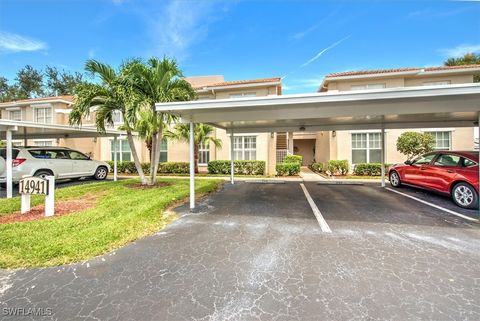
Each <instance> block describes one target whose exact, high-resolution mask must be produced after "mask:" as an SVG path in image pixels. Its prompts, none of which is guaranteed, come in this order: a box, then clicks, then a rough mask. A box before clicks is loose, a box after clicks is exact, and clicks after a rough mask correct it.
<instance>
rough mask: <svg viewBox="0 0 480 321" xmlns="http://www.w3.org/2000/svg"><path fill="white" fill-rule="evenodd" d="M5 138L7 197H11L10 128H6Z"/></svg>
mask: <svg viewBox="0 0 480 321" xmlns="http://www.w3.org/2000/svg"><path fill="white" fill-rule="evenodd" d="M6 139H7V159H6V164H5V165H6V167H7V177H6V178H7V198H12V194H13V193H12V192H13V191H12V187H13V182H12V180H13V173H12V168H13V164H12V130H11V129H10V128H7V133H6Z"/></svg>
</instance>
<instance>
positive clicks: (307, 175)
mask: <svg viewBox="0 0 480 321" xmlns="http://www.w3.org/2000/svg"><path fill="white" fill-rule="evenodd" d="M300 177H301V178H302V179H303V180H304V181H305V182H319V181H326V180H327V179H326V178H324V177H322V176H320V175H318V174H317V173H315V172H313V171H312V170H311V169H310V168H308V167H307V166H302V167H301V168H300Z"/></svg>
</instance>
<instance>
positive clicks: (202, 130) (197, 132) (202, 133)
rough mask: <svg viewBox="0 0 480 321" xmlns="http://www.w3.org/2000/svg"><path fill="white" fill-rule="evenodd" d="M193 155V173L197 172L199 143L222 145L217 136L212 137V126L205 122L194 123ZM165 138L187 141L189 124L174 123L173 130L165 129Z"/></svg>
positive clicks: (188, 138)
mask: <svg viewBox="0 0 480 321" xmlns="http://www.w3.org/2000/svg"><path fill="white" fill-rule="evenodd" d="M193 130H194V132H193V133H194V134H193V136H194V156H195V173H198V159H199V154H200V145H205V146H208V145H209V144H210V143H212V144H214V145H215V147H222V141H221V140H220V139H219V138H215V137H212V133H213V127H212V126H210V125H206V124H195V125H194V129H193ZM165 137H166V138H167V139H174V140H183V141H186V142H188V141H189V140H190V124H182V123H179V124H176V125H175V127H174V128H173V131H170V130H167V131H166V132H165Z"/></svg>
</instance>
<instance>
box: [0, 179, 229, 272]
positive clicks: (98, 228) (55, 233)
mask: <svg viewBox="0 0 480 321" xmlns="http://www.w3.org/2000/svg"><path fill="white" fill-rule="evenodd" d="M159 181H160V182H167V183H170V184H171V185H169V186H166V187H161V188H152V189H143V190H142V189H132V188H129V187H126V185H128V184H131V183H135V182H138V181H137V180H136V179H129V180H121V181H118V182H101V183H92V184H84V185H78V186H73V187H66V188H61V189H58V190H56V199H57V200H67V199H78V198H81V197H82V196H84V195H91V194H97V195H102V196H100V197H99V198H98V200H97V204H96V206H94V207H93V208H90V209H87V210H84V211H81V212H78V213H71V214H68V215H65V216H59V217H53V218H48V219H42V220H37V221H30V222H22V223H13V224H0V267H1V268H18V267H33V266H52V265H60V264H65V263H71V262H76V261H81V260H84V259H88V258H91V257H93V256H97V255H100V254H102V253H105V252H108V251H110V250H113V249H115V248H118V247H120V246H122V245H124V244H126V243H128V242H131V241H134V240H136V239H139V238H141V237H143V236H146V235H148V234H151V233H153V232H155V231H158V230H160V229H162V228H163V227H165V226H166V225H167V224H168V223H170V222H171V221H172V220H173V219H174V218H173V217H172V216H169V215H164V214H163V212H164V210H165V209H166V208H167V207H168V206H170V205H172V204H173V203H175V202H178V201H180V200H184V199H185V198H186V197H187V196H188V191H189V184H188V180H179V179H160V180H159ZM220 183H221V181H220V180H196V182H195V184H196V185H195V186H196V191H197V193H207V192H210V191H213V190H214V189H215V188H216V187H217V186H218V185H219V184H220ZM100 193H101V194H100ZM42 202H43V198H42V197H34V198H32V206H34V205H35V204H40V203H42ZM19 209H20V199H19V197H15V198H13V199H0V215H9V214H11V213H13V212H15V211H18V210H19Z"/></svg>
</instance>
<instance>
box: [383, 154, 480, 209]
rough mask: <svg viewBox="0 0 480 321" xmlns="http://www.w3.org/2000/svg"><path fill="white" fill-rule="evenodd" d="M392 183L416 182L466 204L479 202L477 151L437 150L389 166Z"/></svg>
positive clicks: (473, 206)
mask: <svg viewBox="0 0 480 321" xmlns="http://www.w3.org/2000/svg"><path fill="white" fill-rule="evenodd" d="M388 177H389V179H390V184H391V185H392V186H393V187H400V186H401V185H402V184H405V185H413V186H416V187H421V188H425V189H429V190H433V191H437V192H440V193H443V194H448V195H450V197H451V198H452V200H453V201H454V202H455V204H457V205H458V206H460V207H463V208H477V206H478V152H470V151H467V152H460V151H436V152H432V153H428V154H425V155H422V156H419V157H417V158H416V159H414V160H412V161H406V162H405V163H404V164H396V165H393V166H391V167H390V168H389V171H388Z"/></svg>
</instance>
